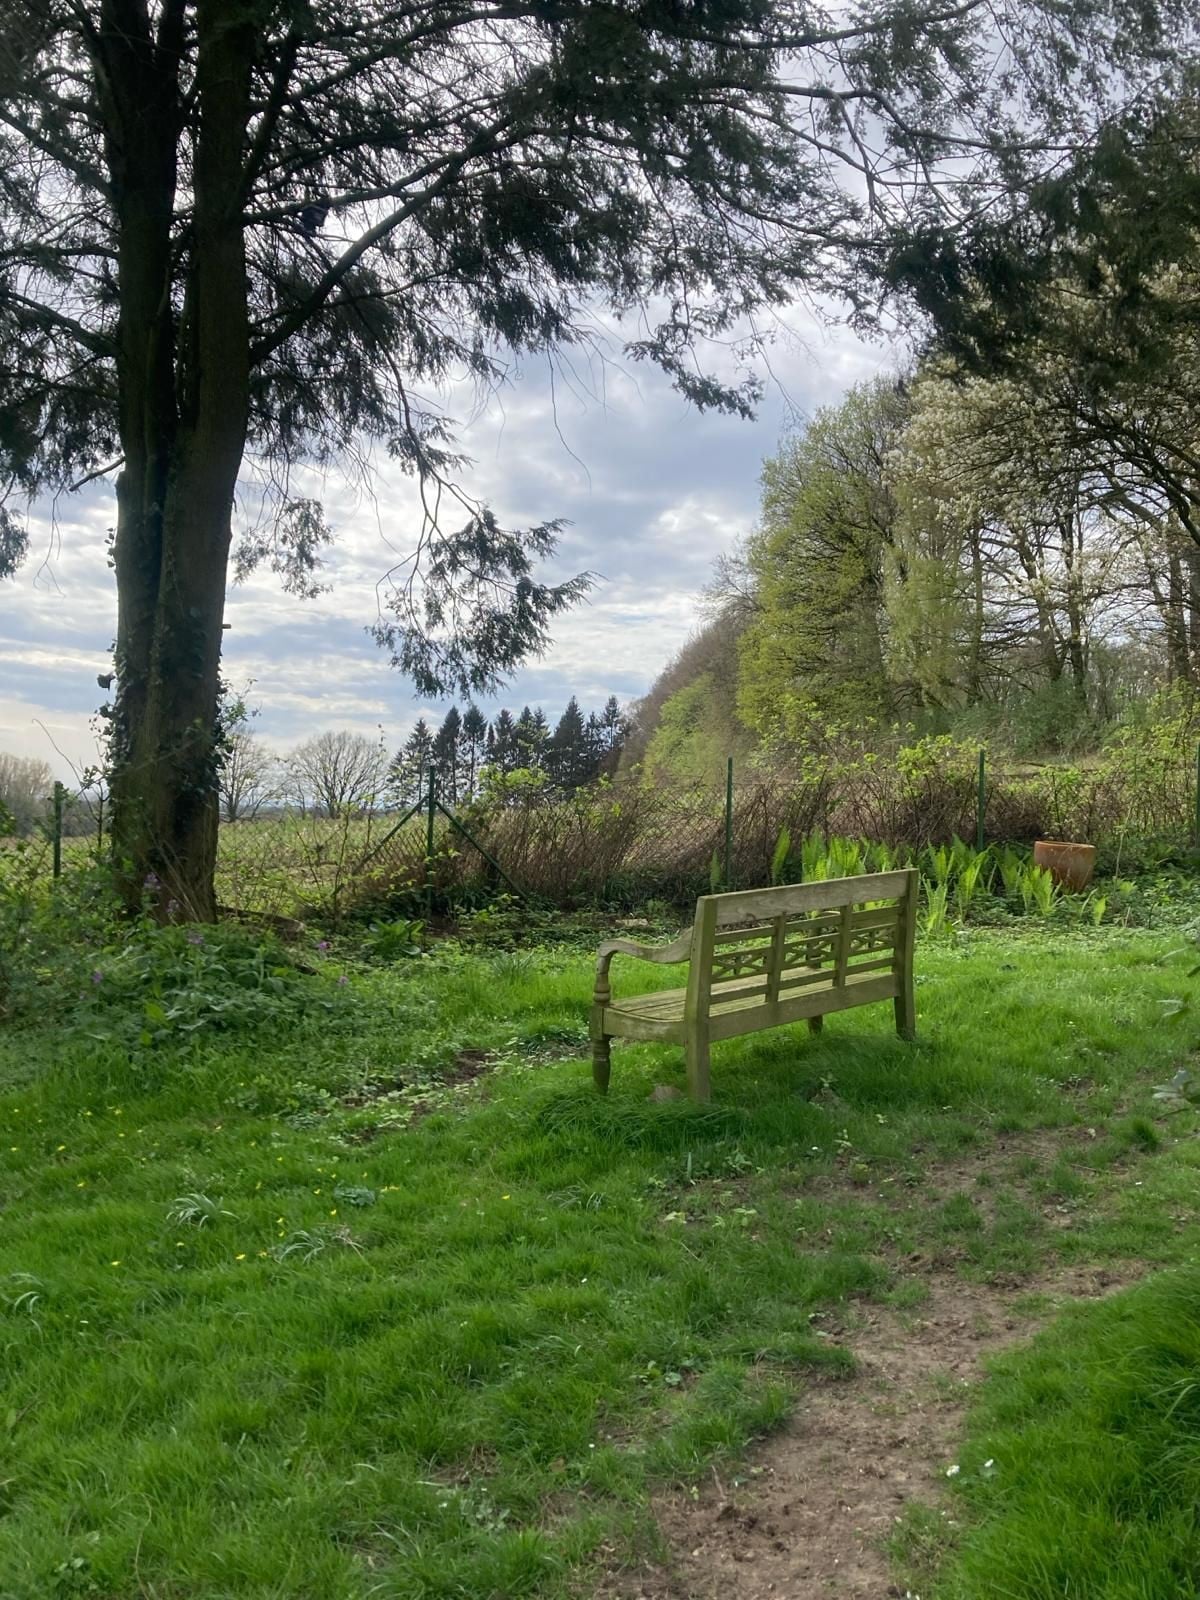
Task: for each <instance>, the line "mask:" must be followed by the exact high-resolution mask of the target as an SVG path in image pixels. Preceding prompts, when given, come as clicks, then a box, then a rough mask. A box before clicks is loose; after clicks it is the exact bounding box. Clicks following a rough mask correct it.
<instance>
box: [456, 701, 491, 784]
mask: <svg viewBox="0 0 1200 1600" xmlns="http://www.w3.org/2000/svg"><path fill="white" fill-rule="evenodd" d="M487 736H488V725H487V718H486V717H485V716H484V714H483V712H482V711H480V709H479V707H478V706H474V705H471V706H468V707H467V709H466V711H465V713H464V714H463V719H462V735H461V739H460V745H459V748H460V751H461V756H462V781H463V799H465V800H469V799H470V798H471V796H472V795H473V794H474V793H475V784H476V782H477V780H478V777H479V770H480V768H481V767H482V765H483V762H484V756H485V752H486V749H487Z"/></svg>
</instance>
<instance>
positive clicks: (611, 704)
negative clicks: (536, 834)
mask: <svg viewBox="0 0 1200 1600" xmlns="http://www.w3.org/2000/svg"><path fill="white" fill-rule="evenodd" d="M626 731H627V724H626V720H625V717H624V715H623V713H622V711H621V707H620V705H619V703H618V701H617V698H616V696H615V695H611V696H610V697H609V699H608V701H607V702H606V703H605V705H604V708H603V709H602V710H601V711H599V712H596V711H589V712H588V713H587V715H586V716H585V715H584V713H583V711H582V710H581V709H580V706H579V702H578V700H577V699H576V698H575V696H574V695H572V696H571V698H570V700H569V701H568V702H567V706H566V709H565V710H564V712H563V714H562V716H561V717H560V718H559V719H558V722H557V723H556V724H555V726H554V728H553V730H551V727H550V724H549V721H548V720H547V717H546V713H545V712H544V711H543V710H542V708H541V706H536V707H534V708H532V709H531V708H530V707H529V706H525V707H524V708H523V709H522V710H521V712H520V713H519V715H517V716H516V717H514V716H513V714H512V712H511V711H509V710H507V709H505V710H502V711H500V712H499V713H498V714H497V715H496V717H495V719H494V720H493V721H491V722H489V721H488V720H487V718H486V717H485V716H484V714H483V712H482V711H480V709H479V707H478V706H474V705H469V706H467V708H466V710H465V711H462V712H460V711H459V709H458V707H457V706H451V707H450V710H449V711H448V712H447V713H446V716H445V719H444V720H443V722H442V724H441V726H440V727H439V728H438V729H437V730H436V731H435V730H434V729H432V728H431V727H430V726H429V724H428V723H427V722H426V721H425V719H424V718H423V717H422V718H421V719H420V720H419V721H418V723H417V725H416V727H415V728H414V729H413V730H412V732H411V733H410V734H409V736H408V738H407V739H406V740H405V742H404V744H403V746H402V747H401V748H400V749H399V750H398V751H397V752H396V756H395V759H394V761H393V762H392V766H391V774H390V776H391V784H392V788H393V789H394V792H395V794H396V797H397V798H398V799H399V800H400V801H401V802H408V803H411V802H413V801H415V800H416V798H417V796H418V795H419V794H420V793H421V792H422V788H423V786H424V783H425V782H426V780H427V778H428V776H429V774H430V773H432V775H433V777H434V781H435V782H436V784H437V791H438V794H439V795H440V796H441V798H442V799H443V800H444V801H446V802H448V803H450V804H453V803H455V802H461V801H464V800H468V799H470V798H471V797H472V796H473V795H474V794H476V793H477V792H478V790H479V788H480V786H481V784H482V783H483V782H484V781H485V775H486V774H488V773H491V774H494V775H496V776H498V777H506V776H507V775H508V774H510V773H513V772H517V771H528V772H533V773H537V774H540V775H542V777H543V778H544V781H545V782H546V783H547V784H548V785H550V786H551V787H552V788H554V789H556V790H557V791H559V792H560V793H571V792H573V791H574V790H576V789H579V788H581V787H582V786H583V785H584V784H587V783H591V782H592V781H593V780H594V779H596V778H599V777H602V776H604V775H606V774H611V773H612V772H614V771H615V770H616V766H617V763H618V760H619V758H620V754H621V748H622V745H623V743H624V740H625V735H626Z"/></svg>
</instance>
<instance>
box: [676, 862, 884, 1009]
mask: <svg viewBox="0 0 1200 1600" xmlns="http://www.w3.org/2000/svg"><path fill="white" fill-rule="evenodd" d="M812 887H813V888H814V889H815V888H816V886H815V885H814V886H812ZM832 892H834V893H836V892H837V891H832ZM769 893H770V892H769V891H767V892H765V894H764V898H765V897H766V894H769ZM782 899H783V894H782V892H780V894H779V895H778V900H782ZM764 909H773V908H772V907H764ZM903 939H904V902H903V897H902V894H901V893H897V894H894V895H892V896H889V897H888V898H887V899H886V900H885V901H884V902H882V903H875V902H865V903H864V902H861V901H859V902H853V901H852V902H849V903H846V904H843V905H841V906H835V907H833V908H828V909H827V908H818V909H816V910H812V911H797V912H790V911H787V910H784V911H781V912H780V913H779V914H778V915H776V916H773V917H771V918H770V920H769V921H768V920H765V919H758V918H756V919H754V920H753V921H749V922H743V924H742V925H740V926H739V925H737V924H734V925H732V926H728V927H721V928H718V929H717V930H716V931H715V933H714V935H713V945H712V957H711V961H710V963H709V972H708V985H707V986H706V987H708V988H709V990H710V992H711V993H712V995H713V999H714V1001H720V1000H731V999H735V998H736V999H741V998H749V997H752V996H754V995H762V996H763V998H764V999H779V998H782V997H784V996H785V995H787V994H788V993H790V992H793V991H795V990H798V989H803V988H807V987H810V986H811V985H814V984H832V985H833V986H834V987H837V988H840V987H843V986H844V985H845V984H846V983H847V982H850V981H853V980H854V979H855V978H857V977H860V976H865V975H866V974H868V973H878V972H886V971H888V970H889V969H890V968H892V967H893V966H894V965H895V963H896V960H897V952H898V951H899V950H901V948H902V946H903Z"/></svg>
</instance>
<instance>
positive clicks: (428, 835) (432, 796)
mask: <svg viewBox="0 0 1200 1600" xmlns="http://www.w3.org/2000/svg"><path fill="white" fill-rule="evenodd" d="M427 798H428V802H429V809H428V810H427V812H426V813H425V920H426V922H428V921H429V919H430V918H431V917H432V916H433V824H434V819H435V817H436V815H437V778H436V777H435V776H434V771H433V768H432V767H430V769H429V794H428V797H427Z"/></svg>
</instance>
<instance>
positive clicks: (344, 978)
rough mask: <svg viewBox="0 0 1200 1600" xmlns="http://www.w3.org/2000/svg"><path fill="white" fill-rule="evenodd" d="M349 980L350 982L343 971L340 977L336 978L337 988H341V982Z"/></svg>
mask: <svg viewBox="0 0 1200 1600" xmlns="http://www.w3.org/2000/svg"><path fill="white" fill-rule="evenodd" d="M349 982H350V979H349V978H348V977H347V976H346V974H345V973H344V972H343V973H342V975H341V977H340V978H339V979H338V987H339V989H340V988H341V986H342V984H343V983H349Z"/></svg>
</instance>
